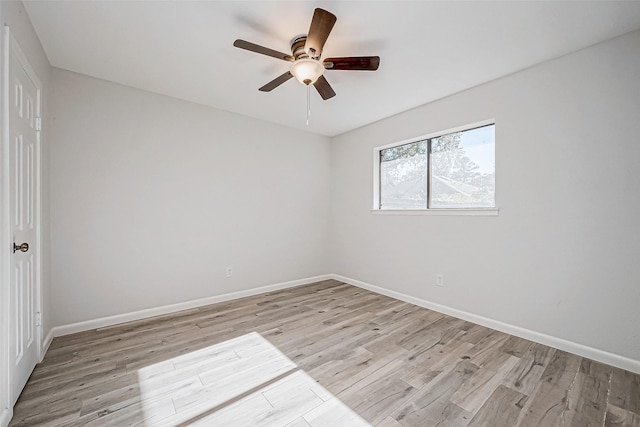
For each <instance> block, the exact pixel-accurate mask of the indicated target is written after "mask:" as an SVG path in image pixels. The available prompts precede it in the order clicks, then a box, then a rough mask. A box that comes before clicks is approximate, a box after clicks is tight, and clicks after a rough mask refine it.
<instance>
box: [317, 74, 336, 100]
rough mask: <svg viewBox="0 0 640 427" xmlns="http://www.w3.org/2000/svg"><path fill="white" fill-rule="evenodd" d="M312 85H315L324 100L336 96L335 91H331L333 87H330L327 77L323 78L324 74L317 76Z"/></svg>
mask: <svg viewBox="0 0 640 427" xmlns="http://www.w3.org/2000/svg"><path fill="white" fill-rule="evenodd" d="M313 85H314V86H315V88H316V90H317V91H318V93H319V94H320V96H321V97H322V99H324V100H325V101H326V100H327V99H329V98H333V97H334V96H336V93H335V92H334V91H333V88H332V87H331V85H330V84H329V82H328V81H327V79H325V78H324V76H320V77H318V80H316V82H315V83H314V84H313Z"/></svg>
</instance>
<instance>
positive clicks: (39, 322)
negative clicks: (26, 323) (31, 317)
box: [36, 311, 42, 326]
mask: <svg viewBox="0 0 640 427" xmlns="http://www.w3.org/2000/svg"><path fill="white" fill-rule="evenodd" d="M40 325H42V313H40V312H39V311H38V312H37V313H36V326H40Z"/></svg>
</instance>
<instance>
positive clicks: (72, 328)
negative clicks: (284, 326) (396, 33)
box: [52, 274, 332, 337]
mask: <svg viewBox="0 0 640 427" xmlns="http://www.w3.org/2000/svg"><path fill="white" fill-rule="evenodd" d="M331 278H332V277H331V275H329V274H324V275H321V276H315V277H307V278H305V279H298V280H292V281H290V282H283V283H276V284H274V285H268V286H262V287H259V288H253V289H247V290H244V291H238V292H231V293H228V294H223V295H215V296H212V297H206V298H200V299H197V300H192V301H186V302H181V303H178V304H171V305H165V306H162V307H156V308H148V309H146V310H140V311H134V312H131V313H124V314H117V315H115V316H109V317H101V318H98V319H93V320H86V321H84V322H78V323H71V324H69V325H62V326H56V327H54V328H53V329H52V333H53V336H54V337H59V336H62V335H69V334H74V333H76V332H83V331H89V330H91V329H98V328H104V327H107V326H113V325H117V324H119V323H125V322H131V321H134V320H140V319H146V318H149V317H154V316H161V315H163V314H169V313H175V312H177V311H182V310H189V309H191V308H196V307H202V306H205V305H210V304H216V303H219V302H224V301H230V300H234V299H238V298H244V297H250V296H253V295H258V294H263V293H265V292H273V291H277V290H280V289H287V288H293V287H296V286H301V285H307V284H309V283H315V282H320V281H322V280H329V279H331Z"/></svg>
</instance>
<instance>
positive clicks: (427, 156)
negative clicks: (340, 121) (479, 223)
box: [376, 124, 495, 209]
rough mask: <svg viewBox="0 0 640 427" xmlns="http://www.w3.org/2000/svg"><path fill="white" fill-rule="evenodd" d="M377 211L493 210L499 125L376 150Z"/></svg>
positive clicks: (490, 125)
mask: <svg viewBox="0 0 640 427" xmlns="http://www.w3.org/2000/svg"><path fill="white" fill-rule="evenodd" d="M378 155H379V161H380V165H379V166H380V169H379V172H380V173H379V176H377V177H376V179H377V185H378V191H379V194H378V195H377V196H378V197H379V206H377V208H378V209H447V208H448V209H456V208H460V209H465V208H467V209H473V208H492V207H495V125H494V124H489V125H485V126H480V127H477V128H472V129H468V130H463V131H459V132H452V133H448V134H444V135H439V136H437V137H433V138H428V139H423V140H421V141H416V142H412V143H409V144H402V145H397V146H394V147H390V148H383V149H380V150H379V151H378Z"/></svg>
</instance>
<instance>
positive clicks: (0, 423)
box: [0, 408, 13, 427]
mask: <svg viewBox="0 0 640 427" xmlns="http://www.w3.org/2000/svg"><path fill="white" fill-rule="evenodd" d="M12 417H13V410H12V409H10V408H4V409H2V410H1V412H0V427H7V426H8V425H9V423H10V422H11V418H12Z"/></svg>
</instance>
